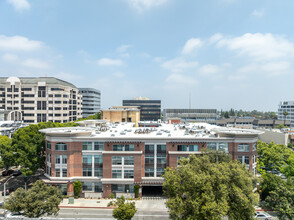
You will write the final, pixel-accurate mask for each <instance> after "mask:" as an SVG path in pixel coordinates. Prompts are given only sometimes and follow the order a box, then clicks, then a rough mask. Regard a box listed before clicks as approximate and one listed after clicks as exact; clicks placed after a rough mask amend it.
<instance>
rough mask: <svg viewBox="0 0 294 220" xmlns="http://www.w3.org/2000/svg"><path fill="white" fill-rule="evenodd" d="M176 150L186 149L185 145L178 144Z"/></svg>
mask: <svg viewBox="0 0 294 220" xmlns="http://www.w3.org/2000/svg"><path fill="white" fill-rule="evenodd" d="M178 151H187V145H178Z"/></svg>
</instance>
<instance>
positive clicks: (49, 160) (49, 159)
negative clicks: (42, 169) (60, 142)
mask: <svg viewBox="0 0 294 220" xmlns="http://www.w3.org/2000/svg"><path fill="white" fill-rule="evenodd" d="M47 162H48V163H51V154H47Z"/></svg>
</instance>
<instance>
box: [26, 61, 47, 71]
mask: <svg viewBox="0 0 294 220" xmlns="http://www.w3.org/2000/svg"><path fill="white" fill-rule="evenodd" d="M22 65H24V66H26V67H32V68H37V69H46V68H48V67H49V65H48V63H46V62H44V61H41V60H38V59H26V60H24V61H23V62H22Z"/></svg>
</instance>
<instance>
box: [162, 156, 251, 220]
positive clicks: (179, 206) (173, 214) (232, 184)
mask: <svg viewBox="0 0 294 220" xmlns="http://www.w3.org/2000/svg"><path fill="white" fill-rule="evenodd" d="M211 154H212V155H203V156H198V157H197V156H195V155H191V156H190V158H187V159H181V161H180V165H179V167H177V168H167V169H166V172H165V174H164V178H165V182H164V184H163V188H164V194H165V195H166V196H167V197H168V201H167V202H166V205H167V207H168V208H169V210H170V218H171V219H222V217H223V216H229V217H230V218H231V219H244V220H245V219H252V218H253V214H254V211H255V209H254V205H255V204H256V202H257V197H256V195H255V194H254V193H253V192H252V190H253V184H252V179H251V177H252V176H251V174H250V173H249V172H248V170H247V169H246V168H245V167H244V166H243V165H241V164H240V163H239V162H238V161H235V160H234V161H232V160H230V158H229V156H228V155H226V154H225V153H222V156H221V155H220V154H219V153H218V154H214V153H211Z"/></svg>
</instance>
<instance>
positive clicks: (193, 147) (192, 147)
mask: <svg viewBox="0 0 294 220" xmlns="http://www.w3.org/2000/svg"><path fill="white" fill-rule="evenodd" d="M178 151H191V152H193V151H194V152H195V151H198V145H192V144H191V145H178Z"/></svg>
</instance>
